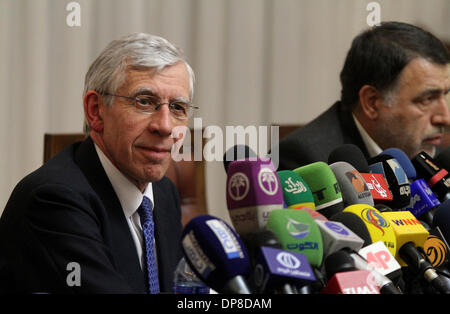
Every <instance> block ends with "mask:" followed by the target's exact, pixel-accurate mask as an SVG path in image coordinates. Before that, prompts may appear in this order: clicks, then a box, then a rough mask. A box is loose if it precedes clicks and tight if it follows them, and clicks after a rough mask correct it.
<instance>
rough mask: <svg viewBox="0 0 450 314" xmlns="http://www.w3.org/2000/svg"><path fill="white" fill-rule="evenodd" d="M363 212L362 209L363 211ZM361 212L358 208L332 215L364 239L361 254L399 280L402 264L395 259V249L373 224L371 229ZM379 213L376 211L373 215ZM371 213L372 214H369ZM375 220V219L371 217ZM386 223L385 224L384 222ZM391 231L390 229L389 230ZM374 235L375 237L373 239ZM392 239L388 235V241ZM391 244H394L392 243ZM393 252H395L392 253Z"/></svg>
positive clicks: (385, 272)
mask: <svg viewBox="0 0 450 314" xmlns="http://www.w3.org/2000/svg"><path fill="white" fill-rule="evenodd" d="M361 213H362V211H361ZM361 213H359V212H358V211H356V210H353V211H343V212H341V213H339V214H336V215H335V216H333V217H331V219H332V220H333V221H340V222H342V223H343V224H344V225H345V226H347V227H348V228H349V229H351V230H352V231H353V232H355V233H356V234H357V235H358V236H359V237H360V238H362V239H363V240H364V244H363V248H362V249H360V250H359V254H361V255H362V256H363V257H364V258H365V259H366V260H367V261H368V262H378V263H377V264H379V265H380V266H379V267H378V265H376V266H375V268H376V269H377V270H378V271H380V272H381V273H382V274H383V275H385V276H387V277H389V278H390V279H391V280H392V281H395V282H398V280H399V279H400V278H401V275H402V273H401V270H400V265H399V264H398V262H397V261H396V260H395V259H394V257H393V255H395V251H394V250H393V249H391V250H389V249H388V248H387V247H386V245H385V244H384V242H383V241H384V239H382V237H381V236H380V235H382V233H381V234H380V233H379V232H375V231H374V230H373V226H371V227H370V229H371V231H369V228H368V224H367V221H365V220H364V219H363V218H362V217H361ZM375 214H378V215H379V213H377V212H375V213H374V214H372V215H375ZM369 215H370V214H369ZM370 220H371V221H375V220H374V219H373V220H372V219H370ZM383 225H384V224H383ZM371 232H372V234H371ZM388 232H389V231H388ZM372 236H373V237H374V238H373V239H372ZM391 241H392V236H391V237H389V236H388V240H387V241H386V242H387V243H389V242H391ZM390 246H394V244H392V243H391V245H390ZM391 252H393V254H392V253H391Z"/></svg>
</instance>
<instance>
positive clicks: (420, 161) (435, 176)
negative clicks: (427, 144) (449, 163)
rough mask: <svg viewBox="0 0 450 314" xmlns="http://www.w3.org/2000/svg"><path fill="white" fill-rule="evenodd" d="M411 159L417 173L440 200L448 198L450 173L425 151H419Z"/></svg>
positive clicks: (449, 193)
mask: <svg viewBox="0 0 450 314" xmlns="http://www.w3.org/2000/svg"><path fill="white" fill-rule="evenodd" d="M411 161H412V163H413V165H414V166H415V167H416V171H417V175H418V176H419V177H420V178H423V179H425V181H427V184H428V185H429V186H430V188H431V189H433V192H434V193H436V196H437V197H438V199H439V200H440V201H441V202H443V201H445V200H446V199H450V174H449V173H448V171H447V169H445V168H441V167H440V166H439V165H438V164H437V163H436V162H435V161H434V159H433V158H431V157H430V155H428V154H427V153H425V152H420V153H419V154H417V155H416V156H414V157H413V158H412V159H411Z"/></svg>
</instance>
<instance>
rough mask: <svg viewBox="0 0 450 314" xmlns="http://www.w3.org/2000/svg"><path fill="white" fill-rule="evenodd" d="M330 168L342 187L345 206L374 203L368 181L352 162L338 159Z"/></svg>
mask: <svg viewBox="0 0 450 314" xmlns="http://www.w3.org/2000/svg"><path fill="white" fill-rule="evenodd" d="M330 168H331V170H332V171H333V173H334V175H335V177H336V180H337V182H338V184H339V187H340V189H341V193H342V199H343V200H344V207H346V206H350V205H354V204H367V205H370V206H373V205H374V203H373V198H372V194H371V193H370V191H369V187H368V186H367V183H366V181H365V180H364V178H363V177H362V176H361V174H360V173H359V171H358V170H356V169H355V168H354V167H353V166H352V165H351V164H349V163H348V162H345V161H337V162H335V163H333V164H331V165H330Z"/></svg>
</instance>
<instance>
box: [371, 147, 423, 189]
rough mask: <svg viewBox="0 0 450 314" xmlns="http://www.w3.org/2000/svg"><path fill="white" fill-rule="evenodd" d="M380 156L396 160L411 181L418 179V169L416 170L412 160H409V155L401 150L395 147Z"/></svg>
mask: <svg viewBox="0 0 450 314" xmlns="http://www.w3.org/2000/svg"><path fill="white" fill-rule="evenodd" d="M380 155H387V156H389V157H391V158H394V159H395V160H396V161H397V162H398V163H399V164H400V166H401V167H402V168H403V171H405V174H406V176H407V177H408V179H409V180H411V181H413V180H414V179H415V178H416V177H417V172H416V169H415V168H414V166H413V164H412V162H411V160H409V157H408V155H406V154H405V152H404V151H402V150H401V149H399V148H395V147H392V148H388V149H386V150H384V151H382V152H381V154H380Z"/></svg>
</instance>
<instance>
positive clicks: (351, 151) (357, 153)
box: [328, 144, 369, 173]
mask: <svg viewBox="0 0 450 314" xmlns="http://www.w3.org/2000/svg"><path fill="white" fill-rule="evenodd" d="M338 161H345V162H348V163H349V164H350V165H352V166H353V167H355V169H356V170H358V171H359V172H363V173H368V172H369V165H368V164H367V160H366V157H365V156H364V154H363V152H362V151H361V149H360V148H359V147H358V146H356V145H354V144H344V145H341V146H339V147H337V148H335V149H334V150H333V151H332V152H331V153H330V155H329V156H328V164H329V165H331V164H333V163H335V162H338Z"/></svg>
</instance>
